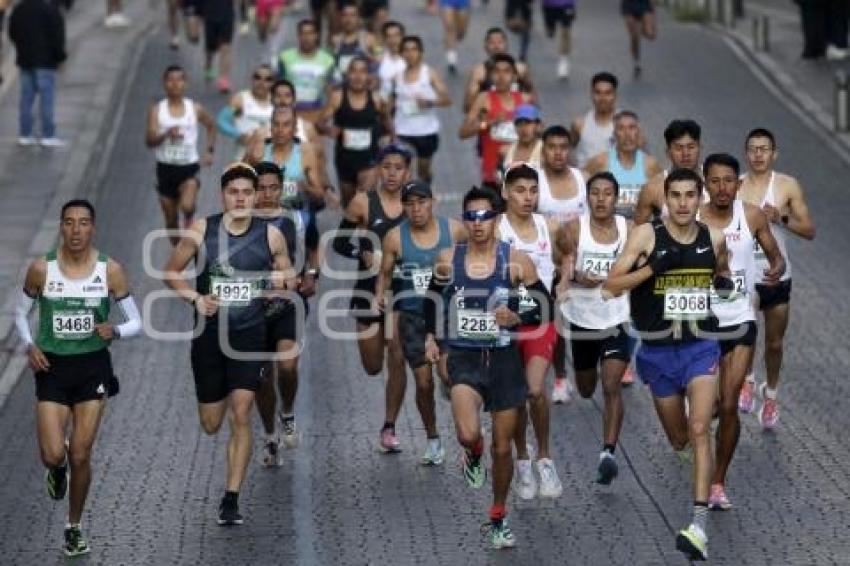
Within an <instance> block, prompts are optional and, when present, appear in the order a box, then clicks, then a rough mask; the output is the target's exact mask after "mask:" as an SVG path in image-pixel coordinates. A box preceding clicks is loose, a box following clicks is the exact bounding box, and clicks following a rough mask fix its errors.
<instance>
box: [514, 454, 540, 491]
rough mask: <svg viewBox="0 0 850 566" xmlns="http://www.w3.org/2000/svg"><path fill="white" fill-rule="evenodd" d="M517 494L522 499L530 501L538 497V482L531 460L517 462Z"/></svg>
mask: <svg viewBox="0 0 850 566" xmlns="http://www.w3.org/2000/svg"><path fill="white" fill-rule="evenodd" d="M516 492H517V495H518V496H519V498H520V499H524V500H526V501H530V500H532V499H534V498H535V497H536V496H537V480H535V478H534V471H533V469H532V467H531V460H517V461H516Z"/></svg>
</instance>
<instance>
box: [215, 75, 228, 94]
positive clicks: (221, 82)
mask: <svg viewBox="0 0 850 566" xmlns="http://www.w3.org/2000/svg"><path fill="white" fill-rule="evenodd" d="M215 86H216V88H217V89H218V92H220V93H222V94H226V93H228V92H230V79H228V78H227V77H226V76H224V75H222V76H220V77H219V78H218V80H217V81H216V83H215Z"/></svg>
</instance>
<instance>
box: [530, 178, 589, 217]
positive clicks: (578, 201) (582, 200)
mask: <svg viewBox="0 0 850 566" xmlns="http://www.w3.org/2000/svg"><path fill="white" fill-rule="evenodd" d="M570 173H571V174H572V176H573V179H574V180H575V185H576V196H574V197H571V198H566V199H562V198H555V197H554V196H553V195H552V191H551V189H550V188H549V179H548V177H547V176H546V171H545V170H544V169H542V168H541V169H540V175H539V178H538V181H537V184H538V187H539V190H540V199H539V200H538V201H537V212H539V213H541V214H542V215H544V216H546V217H547V218H554V219H556V220H557V221H558V222H569V221H570V220H572V219H573V218H577V217H579V216H581V215H582V214H584V212H585V210H586V209H587V193H586V192H585V187H584V177H583V176H582V174H581V171H579V170H578V169H576V168H575V167H570Z"/></svg>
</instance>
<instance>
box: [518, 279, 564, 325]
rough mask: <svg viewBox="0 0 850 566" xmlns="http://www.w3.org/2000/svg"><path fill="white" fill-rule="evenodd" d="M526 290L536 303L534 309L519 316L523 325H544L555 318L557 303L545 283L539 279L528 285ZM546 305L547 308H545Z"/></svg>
mask: <svg viewBox="0 0 850 566" xmlns="http://www.w3.org/2000/svg"><path fill="white" fill-rule="evenodd" d="M525 288H526V290H527V291H528V293H529V296H530V297H531V300H532V301H534V308H532V309H529V310H528V311H526V312H524V313H522V314H520V315H519V319H520V323H521V324H543V323H545V322H549V321H550V320H552V319H553V317H554V309H555V303H554V301H553V300H552V295H551V294H550V293H549V290H548V289H546V286H545V285H544V284H543V282H542V281H541V280H540V279H538V280H537V281H535V282H534V283H532V284H531V285H526V287H525ZM544 304H545V308H544Z"/></svg>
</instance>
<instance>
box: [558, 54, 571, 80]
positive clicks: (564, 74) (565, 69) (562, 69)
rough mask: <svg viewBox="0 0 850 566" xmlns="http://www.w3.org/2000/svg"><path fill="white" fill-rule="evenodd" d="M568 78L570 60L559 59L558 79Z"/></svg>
mask: <svg viewBox="0 0 850 566" xmlns="http://www.w3.org/2000/svg"><path fill="white" fill-rule="evenodd" d="M569 77H570V60H569V59H567V58H566V57H561V59H560V61H558V78H559V79H567V78H569Z"/></svg>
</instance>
